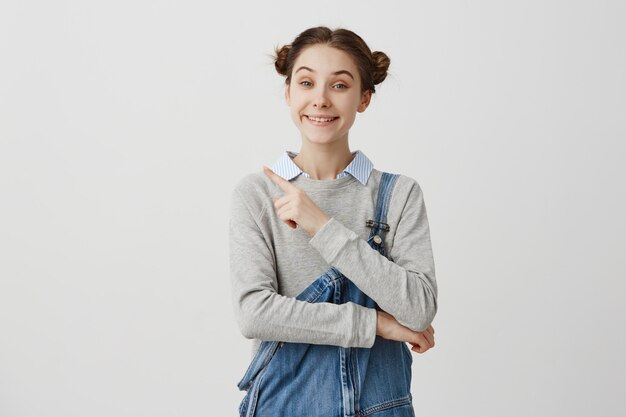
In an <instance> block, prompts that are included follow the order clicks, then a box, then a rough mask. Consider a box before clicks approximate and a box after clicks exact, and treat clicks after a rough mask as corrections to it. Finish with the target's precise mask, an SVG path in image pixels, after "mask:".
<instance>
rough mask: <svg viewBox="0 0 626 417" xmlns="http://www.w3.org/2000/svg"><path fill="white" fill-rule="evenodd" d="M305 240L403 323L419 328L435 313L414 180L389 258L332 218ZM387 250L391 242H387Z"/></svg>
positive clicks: (432, 271) (428, 245)
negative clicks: (308, 239)
mask: <svg viewBox="0 0 626 417" xmlns="http://www.w3.org/2000/svg"><path fill="white" fill-rule="evenodd" d="M309 243H310V244H311V245H312V246H313V247H314V248H315V249H316V250H317V251H318V252H319V253H320V254H321V255H322V257H323V258H324V259H325V260H326V261H327V262H328V263H329V264H330V265H333V266H335V267H336V268H337V269H339V271H341V273H342V274H344V275H345V276H346V277H348V279H350V280H351V281H352V282H353V283H354V284H355V285H356V286H357V287H359V289H360V290H361V291H363V292H364V293H365V294H367V295H368V296H369V297H370V298H372V299H373V300H374V301H376V303H377V304H378V306H379V307H380V308H381V309H382V310H384V311H386V312H387V313H389V314H391V315H392V316H394V318H395V319H396V320H397V321H398V322H399V323H400V324H402V325H403V326H405V327H408V328H409V329H411V330H413V331H418V332H422V331H424V330H426V328H427V327H428V326H429V325H430V324H431V322H432V321H433V319H434V317H435V314H436V312H437V283H436V279H435V265H434V260H433V253H432V248H431V242H430V231H429V226H428V218H427V214H426V206H425V204H424V197H423V193H422V190H421V188H420V186H419V184H418V183H417V182H416V181H415V180H413V184H412V185H411V188H410V190H409V194H408V198H407V201H406V203H405V206H404V207H403V209H402V213H401V216H400V220H399V222H398V225H397V229H396V232H395V236H394V237H393V245H392V249H391V251H390V252H388V254H389V255H390V257H391V259H392V260H389V259H387V258H386V257H385V256H383V255H381V254H380V253H379V252H378V251H376V250H374V249H372V247H371V246H370V245H369V244H368V243H367V241H365V240H364V239H362V238H361V237H359V236H358V235H357V234H356V233H354V232H353V231H352V230H350V229H349V228H347V227H345V226H344V225H343V224H342V223H341V222H340V221H339V220H337V219H336V218H335V217H331V219H330V220H329V221H328V222H326V224H324V226H323V227H322V228H321V229H320V230H319V231H318V232H317V233H316V234H315V235H314V236H313V237H312V238H311V239H310V241H309ZM385 245H386V246H385V248H386V249H388V248H389V243H388V242H385Z"/></svg>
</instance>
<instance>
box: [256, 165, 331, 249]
mask: <svg viewBox="0 0 626 417" xmlns="http://www.w3.org/2000/svg"><path fill="white" fill-rule="evenodd" d="M263 171H264V172H265V175H267V176H268V177H269V178H270V179H271V180H272V181H273V182H274V183H275V184H276V185H278V186H279V187H280V188H281V189H282V190H283V191H284V192H285V195H284V196H282V197H280V198H273V197H272V201H273V202H274V207H275V208H276V210H277V214H278V217H280V219H281V220H282V221H284V222H285V223H287V225H289V227H292V228H294V229H295V228H297V227H298V226H300V227H301V228H302V229H303V230H304V231H305V232H307V233H308V235H309V236H310V237H313V236H315V234H316V233H317V231H318V230H320V229H321V228H322V226H324V225H325V224H326V222H328V221H329V220H330V217H328V216H327V215H326V213H324V212H323V211H322V210H321V209H320V208H319V207H318V206H317V205H316V204H315V203H314V202H313V201H312V200H311V199H310V198H309V196H308V195H307V193H306V192H304V191H303V190H301V189H300V188H298V187H296V186H295V185H293V184H292V183H290V182H289V181H287V180H286V179H284V178H283V177H281V176H280V175H278V174H276V173H275V172H274V171H272V170H271V169H270V168H268V167H266V166H263Z"/></svg>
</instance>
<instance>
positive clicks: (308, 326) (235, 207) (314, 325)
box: [229, 188, 377, 347]
mask: <svg viewBox="0 0 626 417" xmlns="http://www.w3.org/2000/svg"><path fill="white" fill-rule="evenodd" d="M262 215H263V212H261V213H259V218H261V216H262ZM270 248H273V245H272V244H271V240H270V239H269V238H268V237H267V236H265V235H264V234H263V232H262V230H261V228H260V227H259V224H258V223H257V221H256V219H255V217H254V216H253V214H252V212H251V210H250V208H249V206H248V205H247V204H246V201H245V199H244V197H243V196H242V193H241V192H239V191H238V190H237V189H236V188H235V190H234V191H233V193H232V197H231V216H230V221H229V257H230V276H231V293H232V304H233V309H234V313H235V318H236V321H237V324H238V326H239V329H240V331H241V333H242V334H243V336H244V337H245V338H247V339H260V340H274V341H284V342H296V343H311V344H327V345H336V346H342V347H372V346H373V345H374V341H375V339H376V320H377V312H376V310H375V309H373V308H366V307H364V306H361V305H359V304H356V303H353V302H348V303H345V304H333V303H328V302H321V303H310V302H306V301H301V300H297V299H296V298H294V297H287V296H283V295H281V294H279V293H278V292H277V288H278V285H277V279H276V270H275V262H274V255H273V252H272V250H270Z"/></svg>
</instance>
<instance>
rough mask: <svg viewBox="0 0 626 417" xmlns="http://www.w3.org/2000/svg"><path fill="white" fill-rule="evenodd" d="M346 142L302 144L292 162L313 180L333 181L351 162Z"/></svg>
mask: <svg viewBox="0 0 626 417" xmlns="http://www.w3.org/2000/svg"><path fill="white" fill-rule="evenodd" d="M352 159H353V156H352V152H350V147H349V146H348V141H347V140H346V141H341V142H337V143H330V144H323V145H320V144H317V143H310V142H307V141H303V142H302V147H301V148H300V152H299V153H298V155H296V156H295V157H294V158H293V162H294V163H295V164H296V165H297V166H298V168H300V169H301V170H302V171H304V172H306V173H307V174H309V176H310V177H311V178H312V179H315V180H334V179H335V178H337V175H339V174H340V173H341V172H343V170H344V169H346V167H347V166H348V165H349V164H350V162H352Z"/></svg>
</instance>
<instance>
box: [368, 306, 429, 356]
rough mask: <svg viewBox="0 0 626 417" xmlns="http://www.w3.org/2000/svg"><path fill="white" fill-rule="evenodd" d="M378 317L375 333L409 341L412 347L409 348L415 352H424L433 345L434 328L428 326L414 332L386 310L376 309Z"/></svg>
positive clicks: (386, 337)
mask: <svg viewBox="0 0 626 417" xmlns="http://www.w3.org/2000/svg"><path fill="white" fill-rule="evenodd" d="M376 313H377V314H378V319H377V320H376V335H378V336H380V337H382V338H384V339H389V340H396V341H398V342H409V343H410V344H411V345H413V347H412V348H411V350H412V351H413V352H417V353H424V352H426V351H427V350H428V349H430V348H431V347H433V346H435V329H434V328H433V326H428V328H427V329H426V330H424V331H423V332H421V333H420V332H415V331H413V330H411V329H409V328H408V327H405V326H403V325H401V324H400V323H398V321H397V320H396V318H395V317H394V316H392V315H391V314H389V313H387V312H386V311H382V310H376Z"/></svg>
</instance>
